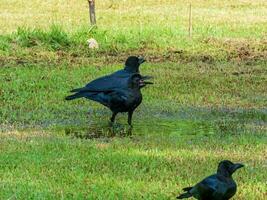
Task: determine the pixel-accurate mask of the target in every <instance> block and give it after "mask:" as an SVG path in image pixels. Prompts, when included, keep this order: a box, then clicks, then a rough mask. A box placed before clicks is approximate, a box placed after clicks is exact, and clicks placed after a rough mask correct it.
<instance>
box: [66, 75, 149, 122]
mask: <svg viewBox="0 0 267 200" xmlns="http://www.w3.org/2000/svg"><path fill="white" fill-rule="evenodd" d="M146 84H152V83H151V82H148V81H145V80H144V78H143V77H142V76H141V75H140V74H133V75H131V76H130V77H129V78H128V79H127V87H116V88H113V89H105V90H104V89H103V90H93V89H88V88H86V87H85V88H84V89H83V90H78V92H76V93H75V94H73V95H70V96H67V97H66V100H73V99H77V98H82V97H84V98H87V99H90V100H93V101H96V102H99V103H101V104H103V105H104V106H106V107H108V108H109V109H110V110H111V111H112V117H111V118H110V121H111V122H112V123H113V122H114V120H115V117H116V115H117V114H118V113H119V112H128V124H129V125H130V126H131V124H132V114H133V112H134V110H135V109H136V108H137V107H138V106H139V105H140V103H141V102H142V93H141V91H140V89H141V88H142V87H144V86H145V85H146Z"/></svg>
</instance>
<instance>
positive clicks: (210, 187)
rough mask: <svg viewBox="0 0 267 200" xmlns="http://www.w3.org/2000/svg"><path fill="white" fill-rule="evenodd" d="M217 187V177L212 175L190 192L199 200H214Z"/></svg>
mask: <svg viewBox="0 0 267 200" xmlns="http://www.w3.org/2000/svg"><path fill="white" fill-rule="evenodd" d="M217 187H218V180H217V177H216V175H211V176H209V177H207V178H205V179H203V180H202V181H201V182H199V183H198V184H196V185H195V186H194V187H193V188H192V189H191V190H190V193H191V194H192V195H193V196H194V197H195V198H197V199H212V195H213V193H214V192H216V190H217ZM214 200H215V199H214Z"/></svg>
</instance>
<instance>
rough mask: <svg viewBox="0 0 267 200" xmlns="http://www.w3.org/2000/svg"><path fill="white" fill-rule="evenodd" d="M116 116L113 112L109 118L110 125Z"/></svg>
mask: <svg viewBox="0 0 267 200" xmlns="http://www.w3.org/2000/svg"><path fill="white" fill-rule="evenodd" d="M117 114H118V113H117V112H113V113H112V116H111V118H110V122H111V123H112V124H113V123H114V121H115V117H116V115H117Z"/></svg>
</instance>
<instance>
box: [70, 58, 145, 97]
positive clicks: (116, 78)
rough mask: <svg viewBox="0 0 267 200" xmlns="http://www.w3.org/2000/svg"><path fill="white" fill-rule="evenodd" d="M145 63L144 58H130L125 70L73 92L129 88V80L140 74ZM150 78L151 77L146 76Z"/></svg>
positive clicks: (96, 80)
mask: <svg viewBox="0 0 267 200" xmlns="http://www.w3.org/2000/svg"><path fill="white" fill-rule="evenodd" d="M143 62H145V59H144V58H143V57H136V56H129V57H128V58H127V60H126V62H125V66H124V69H122V70H119V71H116V72H114V73H112V74H110V75H107V76H103V77H100V78H98V79H95V80H93V81H91V82H90V83H88V84H87V85H86V86H85V87H83V88H78V89H74V90H72V91H71V92H79V91H81V90H84V89H86V90H94V91H103V90H111V89H114V88H121V87H125V86H126V87H127V81H128V78H129V77H130V76H131V75H132V74H135V73H139V66H140V65H141V64H142V63H143ZM144 78H145V79H146V78H149V76H144Z"/></svg>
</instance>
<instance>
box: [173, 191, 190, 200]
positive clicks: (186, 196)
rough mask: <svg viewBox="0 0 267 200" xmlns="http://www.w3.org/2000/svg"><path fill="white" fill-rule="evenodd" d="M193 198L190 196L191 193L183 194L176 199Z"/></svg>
mask: <svg viewBox="0 0 267 200" xmlns="http://www.w3.org/2000/svg"><path fill="white" fill-rule="evenodd" d="M189 197H192V194H190V193H189V192H186V193H183V194H181V195H180V196H178V197H176V198H177V199H186V198H189Z"/></svg>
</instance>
